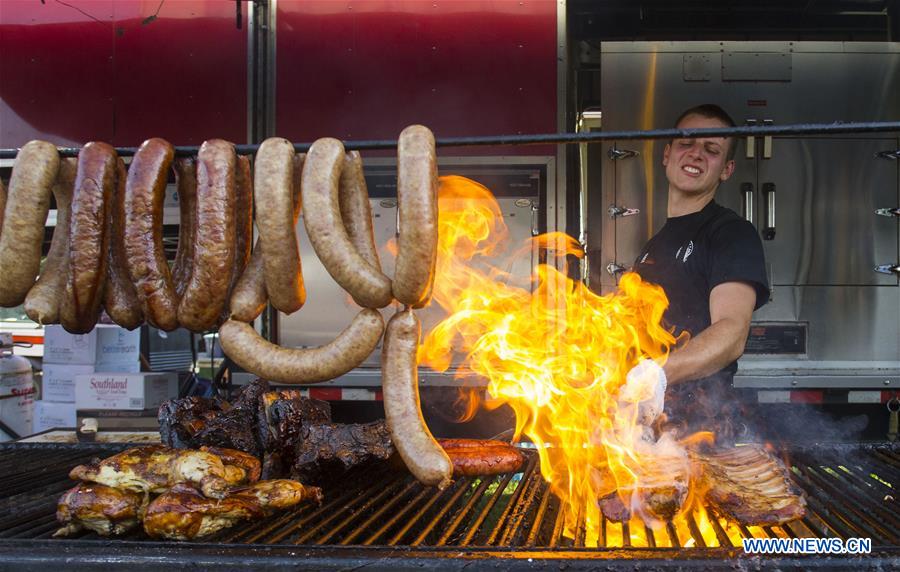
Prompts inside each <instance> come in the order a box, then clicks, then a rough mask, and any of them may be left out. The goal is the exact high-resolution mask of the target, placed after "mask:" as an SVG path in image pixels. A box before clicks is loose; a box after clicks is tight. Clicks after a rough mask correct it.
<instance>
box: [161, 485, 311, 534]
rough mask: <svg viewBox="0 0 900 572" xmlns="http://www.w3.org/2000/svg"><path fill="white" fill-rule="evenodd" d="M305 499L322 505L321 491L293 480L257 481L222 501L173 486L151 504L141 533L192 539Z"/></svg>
mask: <svg viewBox="0 0 900 572" xmlns="http://www.w3.org/2000/svg"><path fill="white" fill-rule="evenodd" d="M306 500H313V501H315V502H317V503H320V502H322V491H321V489H318V488H316V487H306V486H303V485H302V484H300V483H298V482H296V481H289V480H272V481H259V482H257V483H254V484H252V485H250V486H248V487H246V488H243V489H240V490H236V491H235V492H233V493H232V494H229V495H228V496H227V497H225V498H224V499H222V500H213V499H208V498H206V497H204V496H203V495H201V494H200V493H199V492H198V491H197V490H196V489H194V488H193V487H191V486H188V485H176V486H175V487H174V488H173V489H172V490H171V491H169V492H167V493H165V494H163V495H160V496H159V497H158V498H157V499H156V500H154V501H153V502H151V503H150V506H149V507H148V508H147V515H146V516H145V517H144V530H145V531H146V532H147V534H148V535H150V536H152V537H154V538H167V539H170V540H194V539H197V538H203V537H204V536H209V535H210V534H212V533H214V532H218V531H220V530H223V529H225V528H228V527H230V526H232V525H234V524H235V523H237V522H238V521H239V520H244V519H248V518H259V517H262V516H264V515H266V514H269V513H271V512H273V511H275V510H278V509H285V508H290V507H292V506H295V505H297V504H300V503H301V502H303V501H306Z"/></svg>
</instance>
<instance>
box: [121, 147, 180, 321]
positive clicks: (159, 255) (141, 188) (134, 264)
mask: <svg viewBox="0 0 900 572" xmlns="http://www.w3.org/2000/svg"><path fill="white" fill-rule="evenodd" d="M173 157H174V149H173V148H172V145H171V144H170V143H169V142H168V141H166V140H164V139H159V138H154V139H148V140H147V141H144V143H143V144H142V145H141V147H140V148H139V149H138V150H137V153H135V154H134V158H133V159H132V160H131V165H130V167H129V168H128V181H127V183H126V185H125V263H126V266H127V268H128V275H129V276H130V277H131V282H132V284H134V287H135V290H136V291H137V295H138V299H139V300H140V301H141V309H142V311H143V314H144V316H145V317H146V319H147V321H148V322H149V323H150V325H151V326H154V327H156V328H159V329H161V330H165V331H167V332H168V331H172V330H174V329H175V328H177V327H178V297H177V295H176V293H175V287H174V285H173V283H172V273H171V272H170V271H169V264H168V263H167V262H166V254H165V251H164V250H163V242H162V226H163V201H164V200H165V193H166V181H167V178H168V174H169V168H170V167H171V165H172V159H173Z"/></svg>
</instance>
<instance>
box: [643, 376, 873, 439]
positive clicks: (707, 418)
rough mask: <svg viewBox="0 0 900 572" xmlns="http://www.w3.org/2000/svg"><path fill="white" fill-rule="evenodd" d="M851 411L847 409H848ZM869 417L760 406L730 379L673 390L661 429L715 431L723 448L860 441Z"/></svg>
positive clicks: (679, 432)
mask: <svg viewBox="0 0 900 572" xmlns="http://www.w3.org/2000/svg"><path fill="white" fill-rule="evenodd" d="M845 411H846V408H845ZM868 425H869V419H868V417H867V416H866V415H852V416H848V415H846V414H844V415H841V414H831V413H829V412H827V411H825V410H823V409H822V408H821V406H818V405H813V404H805V403H787V404H772V403H757V396H756V390H742V389H736V388H734V387H732V384H731V379H730V375H728V374H724V373H719V374H716V375H713V376H710V377H707V378H704V379H700V380H695V381H690V382H685V383H681V384H677V385H674V386H670V387H669V388H668V390H667V391H666V408H665V415H664V417H663V418H662V419H660V421H659V423H658V424H657V426H656V429H657V431H674V432H675V433H676V434H677V435H679V436H680V437H681V438H682V439H683V438H686V437H688V436H689V435H691V434H693V433H697V432H700V431H711V432H713V433H714V435H715V442H716V444H717V445H719V446H730V445H733V444H735V443H764V442H765V443H798V442H855V441H860V440H861V439H862V437H863V434H864V432H865V430H866V428H867V427H868Z"/></svg>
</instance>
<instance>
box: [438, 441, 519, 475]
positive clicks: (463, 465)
mask: <svg viewBox="0 0 900 572" xmlns="http://www.w3.org/2000/svg"><path fill="white" fill-rule="evenodd" d="M438 444H440V446H441V448H442V449H444V452H446V453H447V455H448V456H449V457H450V462H451V463H452V464H453V476H455V477H481V476H489V475H499V474H501V473H512V472H515V471H518V470H519V468H520V467H521V466H522V462H523V461H524V460H525V456H524V455H522V452H521V451H519V450H518V449H516V448H515V447H513V446H512V445H510V444H509V443H504V442H503V441H495V440H491V439H441V440H439V441H438Z"/></svg>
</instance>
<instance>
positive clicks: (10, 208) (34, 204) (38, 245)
mask: <svg viewBox="0 0 900 572" xmlns="http://www.w3.org/2000/svg"><path fill="white" fill-rule="evenodd" d="M58 172H59V153H58V152H57V151H56V146H55V145H53V144H52V143H47V142H46V141H37V140H35V141H29V142H28V143H26V144H25V145H24V146H23V147H22V148H21V149H20V150H19V154H18V155H17V156H16V162H15V164H14V165H13V170H12V176H11V177H10V179H9V189H8V191H7V197H6V205H5V209H4V217H3V232H2V234H0V277H2V279H0V306H5V307H11V306H18V305H19V304H21V303H22V302H23V301H25V296H26V295H27V294H28V290H30V289H31V287H32V286H34V280H35V278H37V275H38V272H39V271H40V268H41V251H42V246H43V242H44V225H45V224H46V222H47V213H48V212H49V210H50V191H51V189H52V187H53V183H54V182H55V181H56V175H57V173H58Z"/></svg>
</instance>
